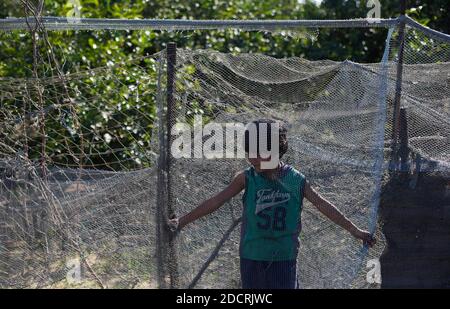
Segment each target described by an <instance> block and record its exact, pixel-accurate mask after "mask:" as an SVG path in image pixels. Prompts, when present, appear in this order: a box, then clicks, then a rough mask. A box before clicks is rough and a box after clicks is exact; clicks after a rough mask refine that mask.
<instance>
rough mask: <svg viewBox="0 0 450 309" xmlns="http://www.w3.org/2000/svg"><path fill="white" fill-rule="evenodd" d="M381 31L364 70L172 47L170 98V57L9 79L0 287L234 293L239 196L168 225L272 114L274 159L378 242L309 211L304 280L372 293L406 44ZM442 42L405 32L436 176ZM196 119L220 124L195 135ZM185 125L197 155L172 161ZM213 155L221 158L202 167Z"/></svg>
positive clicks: (203, 194) (5, 80)
mask: <svg viewBox="0 0 450 309" xmlns="http://www.w3.org/2000/svg"><path fill="white" fill-rule="evenodd" d="M365 26H370V25H365ZM385 26H390V28H389V32H388V36H387V38H386V50H385V54H384V57H383V59H380V61H379V62H378V63H372V64H361V63H354V62H351V61H343V62H335V61H330V60H322V61H309V60H307V59H303V58H295V57H294V58H286V59H276V58H272V57H269V56H265V55H262V54H229V53H219V52H217V51H212V50H186V49H177V50H176V58H175V60H176V65H175V66H174V72H175V75H174V83H173V90H172V88H171V80H170V79H169V80H168V78H167V76H168V71H170V69H171V64H173V63H168V58H167V54H166V51H162V52H160V53H157V54H154V55H151V56H146V57H139V58H138V57H136V58H135V59H131V60H126V61H122V62H120V63H116V64H112V65H107V66H104V67H96V68H91V69H89V70H86V71H80V72H76V73H70V74H56V76H37V77H34V78H14V77H2V78H1V79H0V89H1V90H0V93H1V103H0V104H1V108H0V115H1V116H0V126H1V131H0V180H1V182H0V286H1V287H102V288H104V287H105V288H108V287H122V288H148V287H151V288H152V287H202V288H238V287H239V286H240V276H239V253H238V252H239V250H238V247H239V240H240V218H241V215H242V201H241V198H242V196H241V195H238V196H236V197H235V198H233V199H232V200H231V201H229V202H228V203H226V204H225V205H224V206H222V207H221V208H220V209H219V210H218V211H216V212H215V213H213V214H211V215H209V216H207V217H205V218H202V219H200V220H198V221H196V222H195V223H193V224H191V225H188V226H187V227H186V228H185V229H184V230H182V231H181V232H180V233H179V234H178V235H176V237H173V236H171V235H169V234H168V232H167V230H166V228H165V221H166V218H167V217H168V216H169V215H171V214H172V213H174V214H176V215H178V216H180V215H183V214H186V213H187V212H189V211H190V210H192V209H194V208H195V207H196V206H197V205H198V204H199V203H200V202H201V201H203V200H205V199H207V198H209V197H210V196H211V195H212V194H214V193H217V192H218V191H220V190H221V189H223V188H225V187H226V185H227V184H229V183H230V181H231V179H232V178H233V177H234V175H235V174H236V173H237V172H238V171H240V170H242V169H244V168H246V167H247V166H248V163H247V161H246V160H245V159H244V158H226V157H223V156H222V157H220V153H221V154H222V155H224V150H221V149H220V147H219V142H220V141H223V140H225V138H226V134H227V132H226V130H225V129H226V124H236V123H242V124H246V123H248V122H250V121H252V120H255V119H259V118H271V119H276V120H279V121H282V122H284V123H285V124H286V126H287V128H288V141H289V149H288V152H287V153H286V155H285V157H284V158H283V160H284V161H285V162H286V163H288V164H291V165H293V166H294V167H296V168H297V169H299V170H300V171H301V172H302V173H303V174H304V175H305V176H306V177H307V179H308V180H309V181H310V182H311V184H312V185H313V187H314V188H316V189H317V190H318V191H319V192H320V193H321V194H322V195H323V196H324V197H326V198H327V199H328V200H330V201H331V202H333V203H334V204H335V205H336V206H337V207H338V208H339V209H340V210H341V211H342V212H343V213H344V214H345V215H347V216H348V217H349V218H350V219H351V220H352V221H353V222H354V223H356V224H357V225H358V226H360V227H362V228H365V229H368V230H370V231H371V232H373V233H375V235H376V237H377V238H378V240H379V241H378V244H377V245H376V247H375V248H373V249H371V250H370V251H367V249H365V248H362V246H361V244H360V243H359V242H357V241H356V240H354V239H353V238H352V237H351V236H350V235H349V234H348V233H347V232H345V231H343V230H342V229H340V228H339V227H337V226H336V225H334V224H333V223H332V222H331V221H329V220H327V219H326V218H325V217H324V216H323V215H321V214H320V213H319V212H318V210H317V209H316V208H315V207H314V206H312V205H311V204H310V203H306V204H305V207H304V210H303V213H302V232H301V234H300V251H299V256H298V276H299V281H300V286H301V287H304V288H343V287H359V288H361V287H366V288H367V287H376V285H374V284H371V283H369V282H367V280H366V274H367V269H366V265H367V262H368V261H369V260H371V259H376V258H378V257H379V256H380V254H381V252H382V250H383V248H384V241H383V235H382V233H381V232H380V230H379V226H378V225H377V207H378V203H379V197H380V188H381V182H382V177H383V173H384V172H385V171H386V170H387V169H389V168H391V167H392V165H391V164H389V159H390V155H391V148H392V143H393V141H392V133H393V132H392V131H393V127H392V119H393V117H394V115H393V114H394V101H395V94H396V81H397V62H398V61H399V58H398V55H399V49H400V46H399V44H398V37H399V28H398V27H397V24H396V23H395V24H388V25H385ZM319 35H320V34H319ZM448 45H449V40H446V39H445V36H444V37H443V36H442V35H439V36H436V35H433V33H429V32H428V31H425V30H423V29H422V28H420V27H417V26H415V25H414V24H411V23H408V24H407V25H406V28H405V44H404V49H403V54H404V57H403V81H402V97H401V106H402V107H403V108H404V109H405V110H406V118H407V125H408V126H407V133H408V137H409V148H410V153H409V155H410V156H411V157H414V158H416V157H419V158H420V160H422V161H423V164H422V168H429V169H430V170H433V171H436V172H442V173H448V167H449V160H450V159H449V156H450V149H449V147H450V146H449V145H450V143H449V139H450V135H449V131H450V126H449V119H450V117H449V113H450V101H449V100H450V99H449V94H448V89H449V87H448V83H449V78H450V71H449V65H448V62H449V61H450V59H449V58H450V57H449V56H450V51H449V50H450V49H449V46H448ZM44 72H45V71H44ZM44 75H45V74H44ZM47 75H48V74H47ZM169 76H170V74H169ZM168 94H169V96H168ZM168 98H169V100H168ZM168 110H170V113H169V115H168ZM198 119H201V121H202V126H203V127H205V126H207V125H212V124H216V126H215V128H216V129H215V131H209V132H208V133H205V131H203V133H204V134H203V135H202V136H201V138H200V140H199V137H198V136H195V132H194V127H195V126H196V125H197V126H198V125H199V123H198ZM180 124H186V126H187V127H189V128H191V129H192V132H190V133H189V140H190V141H191V142H192V143H191V146H192V149H191V150H190V151H189V154H190V156H187V157H185V158H183V157H181V158H174V157H172V155H171V153H170V152H168V149H170V147H169V146H171V145H168V141H167V134H168V131H167V130H168V128H174V127H175V128H176V127H178V126H180ZM220 129H224V130H222V131H221V130H220ZM233 134H234V133H233ZM212 136H214V139H212V138H211V137H212ZM172 138H175V136H174V137H172ZM211 140H215V141H217V143H216V144H212V143H211ZM169 144H170V143H169ZM208 147H209V149H213V150H217V152H216V154H217V157H219V158H214V159H210V158H209V159H208V158H205V157H204V156H203V151H204V150H205V149H206V148H208ZM217 147H218V148H217ZM195 154H200V156H199V157H195Z"/></svg>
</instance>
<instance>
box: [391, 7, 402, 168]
mask: <svg viewBox="0 0 450 309" xmlns="http://www.w3.org/2000/svg"><path fill="white" fill-rule="evenodd" d="M400 15H401V16H400V24H399V30H398V33H399V35H398V41H397V42H398V46H399V50H398V62H397V82H396V86H395V97H394V115H393V121H392V144H391V149H392V154H391V164H390V165H391V167H393V168H394V169H395V170H396V169H397V165H398V159H399V158H398V155H399V154H398V139H399V131H400V106H401V98H402V83H403V56H404V53H403V52H404V48H405V25H406V22H405V20H406V19H405V15H406V0H401V1H400Z"/></svg>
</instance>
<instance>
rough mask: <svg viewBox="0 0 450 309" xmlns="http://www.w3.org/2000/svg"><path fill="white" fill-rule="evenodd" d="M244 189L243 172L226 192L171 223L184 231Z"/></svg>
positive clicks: (220, 193) (223, 191)
mask: <svg viewBox="0 0 450 309" xmlns="http://www.w3.org/2000/svg"><path fill="white" fill-rule="evenodd" d="M244 188H245V174H244V173H243V172H241V173H239V174H237V175H236V177H234V179H233V181H232V182H231V183H230V184H229V185H228V187H226V188H225V189H224V190H222V191H221V192H219V193H218V194H216V195H214V196H213V197H211V198H210V199H208V200H206V201H204V202H203V203H201V204H200V205H199V206H198V207H197V208H195V209H194V210H192V211H191V212H190V213H188V214H186V215H184V216H182V217H181V218H180V219H172V220H170V223H172V224H173V223H175V224H176V223H178V224H177V225H178V229H182V228H183V227H185V226H186V225H187V224H189V223H191V222H193V221H195V220H197V219H199V218H201V217H203V216H206V215H208V214H210V213H212V212H214V211H216V210H217V209H218V208H219V207H220V206H222V205H223V204H224V203H225V202H227V201H229V200H230V199H231V198H232V197H234V196H235V195H237V194H238V193H239V192H241V191H242V190H243V189H244ZM174 220H178V222H174ZM170 223H169V224H170Z"/></svg>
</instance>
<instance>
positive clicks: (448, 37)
mask: <svg viewBox="0 0 450 309" xmlns="http://www.w3.org/2000/svg"><path fill="white" fill-rule="evenodd" d="M401 19H404V20H405V23H406V24H407V25H408V26H410V27H413V28H416V29H419V30H420V31H422V32H424V33H425V34H427V35H429V36H432V37H434V38H438V39H440V40H443V41H446V42H450V35H449V34H446V33H443V32H439V31H436V30H433V29H431V28H428V27H425V26H424V25H421V24H419V23H418V22H417V21H415V20H414V19H412V18H411V17H409V16H406V15H405V16H401V17H400V20H401Z"/></svg>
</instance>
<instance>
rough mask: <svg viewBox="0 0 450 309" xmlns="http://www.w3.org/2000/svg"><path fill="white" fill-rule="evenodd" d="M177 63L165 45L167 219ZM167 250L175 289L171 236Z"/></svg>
mask: <svg viewBox="0 0 450 309" xmlns="http://www.w3.org/2000/svg"><path fill="white" fill-rule="evenodd" d="M176 61H177V45H176V44H175V43H173V42H170V43H168V44H167V118H166V121H167V123H166V126H167V132H166V133H167V136H166V140H167V148H166V151H167V152H166V167H165V172H166V175H167V218H165V219H168V218H171V217H172V216H174V215H175V209H174V204H173V196H172V175H171V173H170V167H171V164H172V155H171V153H170V148H171V145H172V134H171V131H172V126H173V124H174V122H175V117H174V116H175V108H174V107H175V100H174V96H173V93H174V88H175V78H176V71H175V66H176ZM168 242H169V248H168V249H169V250H168V262H169V265H168V266H169V275H170V287H171V288H176V287H178V286H179V284H178V261H177V255H176V252H175V243H174V238H173V237H172V235H168Z"/></svg>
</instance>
